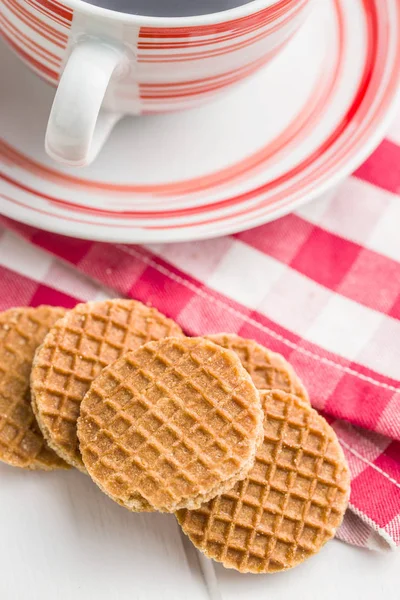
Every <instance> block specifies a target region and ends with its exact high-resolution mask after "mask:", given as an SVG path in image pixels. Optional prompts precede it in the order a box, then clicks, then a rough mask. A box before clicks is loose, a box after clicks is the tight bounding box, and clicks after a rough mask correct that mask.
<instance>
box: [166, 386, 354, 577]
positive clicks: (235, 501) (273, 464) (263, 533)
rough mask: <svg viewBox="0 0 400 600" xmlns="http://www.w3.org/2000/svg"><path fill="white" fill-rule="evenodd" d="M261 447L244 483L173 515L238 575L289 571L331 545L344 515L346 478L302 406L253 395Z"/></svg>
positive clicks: (327, 437)
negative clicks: (260, 417)
mask: <svg viewBox="0 0 400 600" xmlns="http://www.w3.org/2000/svg"><path fill="white" fill-rule="evenodd" d="M261 401H262V404H263V408H264V413H265V418H264V442H263V445H262V446H261V447H260V449H259V450H258V452H257V457H256V461H255V463H254V467H253V469H252V470H251V471H250V474H249V475H248V477H247V478H246V479H245V480H244V481H241V482H239V483H237V484H236V485H235V487H234V488H233V489H232V490H231V491H230V492H227V493H225V494H222V495H220V496H219V497H217V498H214V500H212V501H211V502H208V503H207V504H203V506H202V507H201V508H200V509H198V510H195V511H190V510H181V511H179V512H178V513H177V517H178V521H179V523H180V525H181V526H182V529H183V531H184V532H185V533H186V534H187V535H188V536H189V538H190V539H191V541H192V542H193V543H194V545H195V546H196V547H197V548H199V550H201V551H202V552H204V554H206V555H207V556H208V557H209V558H213V559H214V560H217V561H218V562H221V563H222V564H223V565H224V566H225V567H227V568H232V569H236V570H238V571H240V572H242V573H247V572H251V573H273V572H276V571H284V570H286V569H290V568H292V567H295V566H296V565H298V564H300V563H302V562H303V561H305V560H306V559H307V558H309V557H310V556H312V555H313V554H316V553H317V552H318V551H319V550H320V549H321V548H322V546H323V545H324V544H325V543H326V542H327V541H328V540H329V539H331V538H332V537H333V536H334V535H335V532H336V529H337V528H338V526H339V525H340V523H341V522H342V519H343V516H344V512H345V510H346V507H347V503H348V498H349V490H350V475H349V470H348V467H347V464H346V461H345V458H344V455H343V452H342V449H341V447H340V445H339V442H338V440H337V438H336V435H335V433H334V431H333V429H332V428H331V427H330V426H329V425H328V424H327V422H326V421H325V420H324V419H323V418H322V417H320V416H319V415H318V413H317V412H315V411H314V410H313V409H312V408H311V407H310V406H309V405H308V404H306V403H305V402H303V401H302V400H300V399H299V398H297V397H296V396H294V395H291V394H286V393H285V392H280V391H269V392H261Z"/></svg>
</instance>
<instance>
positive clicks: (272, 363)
mask: <svg viewBox="0 0 400 600" xmlns="http://www.w3.org/2000/svg"><path fill="white" fill-rule="evenodd" d="M207 339H209V340H211V341H212V342H214V344H218V345H219V346H222V347H223V348H228V349H229V350H233V352H236V354H237V355H238V357H239V358H240V360H241V361H242V365H243V366H244V368H245V369H246V371H248V373H250V376H251V378H252V380H253V382H254V385H255V386H256V388H258V389H259V390H282V391H283V392H287V393H288V394H295V395H296V396H298V397H299V398H301V399H302V400H305V401H306V402H308V403H309V402H310V400H309V397H308V393H307V390H306V389H305V387H304V385H303V384H302V382H301V381H300V379H299V377H298V376H297V374H296V373H295V370H294V369H293V367H292V366H291V365H290V364H289V363H288V362H287V361H286V360H285V359H284V358H283V356H281V355H280V354H277V353H276V352H271V350H267V348H264V346H261V345H260V344H257V342H255V341H254V340H247V339H244V338H241V337H239V336H238V335H235V334H233V333H219V334H217V335H209V336H207Z"/></svg>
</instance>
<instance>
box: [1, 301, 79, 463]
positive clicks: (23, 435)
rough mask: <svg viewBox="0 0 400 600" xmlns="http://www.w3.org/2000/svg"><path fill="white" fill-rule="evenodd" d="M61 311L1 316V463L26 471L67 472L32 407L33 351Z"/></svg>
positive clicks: (29, 310) (25, 310)
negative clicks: (30, 386)
mask: <svg viewBox="0 0 400 600" xmlns="http://www.w3.org/2000/svg"><path fill="white" fill-rule="evenodd" d="M64 314H65V310H64V309H63V308H56V307H53V306H39V307H38V308H28V307H21V308H12V309H10V310H7V311H5V312H3V313H0V460H2V461H4V462H6V463H8V464H9V465H13V466H14V467H23V468H25V469H44V470H47V471H50V470H52V469H60V468H61V469H62V468H64V469H65V468H69V465H66V464H65V462H64V461H63V460H62V459H61V458H59V457H58V456H57V454H56V453H55V452H53V450H51V449H50V448H49V447H48V445H47V444H46V442H45V440H44V439H43V436H42V434H41V432H40V429H39V427H38V425H37V422H36V419H35V416H34V414H33V411H32V406H31V396H30V391H29V378H30V374H31V368H32V360H33V356H34V354H35V350H36V349H37V347H38V346H39V344H41V343H42V341H43V339H44V337H45V335H46V334H47V333H48V331H49V329H50V327H52V326H53V325H54V323H55V322H56V321H57V320H58V319H60V318H61V317H62V316H63V315H64Z"/></svg>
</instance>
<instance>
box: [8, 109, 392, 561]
mask: <svg viewBox="0 0 400 600" xmlns="http://www.w3.org/2000/svg"><path fill="white" fill-rule="evenodd" d="M393 131H397V132H398V133H397V134H394V135H393V139H387V140H385V141H384V142H383V144H382V145H381V146H380V147H379V148H378V150H377V151H376V152H375V153H374V154H373V155H372V157H371V158H370V159H369V160H368V161H367V162H366V163H365V164H364V165H363V166H362V167H361V168H360V169H359V170H358V171H357V172H356V173H355V175H354V176H353V177H352V178H349V179H348V180H347V181H346V182H345V183H344V184H343V185H342V186H341V187H340V188H339V189H337V190H335V191H334V192H331V193H329V194H327V195H326V196H325V197H323V198H320V199H319V200H317V201H316V202H314V203H313V204H311V205H308V206H306V207H304V208H302V209H300V210H298V211H297V212H296V213H295V214H293V215H289V216H287V217H285V218H283V219H280V220H278V221H275V222H274V223H269V224H267V225H264V226H262V227H258V228H256V229H253V230H251V231H247V232H243V233H240V234H237V235H235V236H230V237H225V238H220V239H215V240H209V241H203V242H192V243H185V244H170V245H157V244H153V245H151V246H127V245H122V244H120V245H110V244H101V243H95V242H88V241H82V240H76V239H72V238H65V237H62V236H58V235H55V234H51V233H46V232H43V231H39V230H37V229H33V228H30V227H27V226H25V225H20V224H17V223H14V222H11V221H9V220H8V219H5V218H2V225H3V228H2V229H0V265H1V266H0V286H1V291H2V294H1V297H0V308H1V309H6V308H8V307H10V306H16V305H32V306H36V305H38V304H42V303H49V304H60V305H63V306H67V307H71V306H73V305H74V304H76V302H78V301H88V300H94V299H102V298H106V297H110V296H113V295H114V296H117V295H125V296H130V297H132V298H137V299H139V300H141V301H143V302H150V303H152V304H153V305H154V306H156V307H157V308H158V309H160V310H161V311H162V312H164V313H165V314H167V315H168V316H170V317H172V318H174V319H176V320H177V321H178V322H179V324H180V325H181V326H182V327H183V328H184V329H185V331H186V332H187V333H188V334H190V335H202V334H206V333H213V332H220V331H228V332H235V333H238V334H239V335H241V336H243V337H250V338H254V339H255V340H257V341H258V342H260V343H261V344H264V345H265V346H267V347H269V348H271V349H272V350H274V351H277V352H280V353H282V354H283V355H284V356H285V357H286V358H287V359H288V360H289V361H290V362H291V363H292V364H293V366H294V367H295V369H296V370H297V371H298V373H299V375H300V376H301V378H302V379H303V381H304V383H305V385H306V386H307V388H308V390H309V392H310V396H311V399H312V403H313V405H314V407H315V408H317V409H318V410H320V411H322V412H323V414H324V416H325V417H326V418H327V419H328V420H329V422H330V423H331V424H332V426H333V427H334V428H335V430H336V433H337V435H338V437H339V440H340V442H341V444H342V447H343V449H344V452H345V454H346V457H347V459H348V462H349V465H350V469H351V473H352V493H351V500H350V509H349V511H348V512H347V514H346V517H345V521H344V523H343V525H342V527H341V529H340V530H339V532H338V537H339V538H340V539H342V540H344V541H346V542H348V543H351V544H355V545H358V546H364V547H369V548H377V549H389V548H395V547H397V546H399V545H400V238H399V234H398V231H399V223H400V197H399V195H400V167H399V165H400V135H399V132H400V117H399V119H398V121H397V123H396V124H395V126H394V129H393ZM396 138H397V139H396ZM16 233H17V234H19V236H20V237H18V236H16V235H15V234H16ZM23 238H24V239H23ZM67 263H68V264H67Z"/></svg>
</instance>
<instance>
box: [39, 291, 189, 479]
mask: <svg viewBox="0 0 400 600" xmlns="http://www.w3.org/2000/svg"><path fill="white" fill-rule="evenodd" d="M168 336H177V337H179V336H183V333H182V330H181V329H180V327H179V326H178V325H177V324H176V323H175V322H174V321H171V319H167V317H165V316H164V315H162V314H161V313H159V312H158V311H157V310H156V309H155V308H149V307H148V306H145V305H144V304H142V303H141V302H136V301H135V300H119V299H118V300H107V301H104V302H88V303H87V304H78V305H77V306H76V307H75V308H74V309H73V310H71V311H69V312H68V313H67V314H66V315H65V317H64V318H63V319H61V320H60V321H59V322H58V323H57V324H56V325H55V327H54V328H52V329H51V331H50V332H49V334H48V335H47V336H46V338H45V340H44V342H43V344H42V346H41V347H40V349H39V350H38V352H37V353H36V356H35V359H34V363H33V369H32V376H31V390H32V405H33V409H34V411H35V415H36V418H37V420H38V423H39V426H40V428H41V430H42V432H43V435H44V437H45V438H46V440H47V441H48V443H49V445H50V446H51V447H52V448H53V449H54V450H55V451H56V452H57V453H58V454H59V455H60V456H62V458H64V459H65V460H66V461H67V462H68V463H70V464H71V465H73V466H75V467H77V468H78V469H80V470H81V471H84V472H85V468H84V466H83V463H82V458H81V455H80V452H79V444H78V438H77V435H76V421H77V418H78V416H79V408H80V403H81V401H82V398H83V397H84V395H85V394H86V392H87V390H88V389H89V387H90V384H91V383H92V381H93V379H94V378H95V377H97V375H98V374H99V373H100V372H101V370H102V369H103V368H104V367H106V366H107V365H109V364H110V363H112V362H114V361H115V360H116V359H117V358H119V357H120V356H121V355H122V354H123V353H124V352H127V351H129V350H135V349H137V348H139V347H140V346H141V345H142V344H145V343H146V342H149V341H151V340H158V339H160V338H163V337H168Z"/></svg>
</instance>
